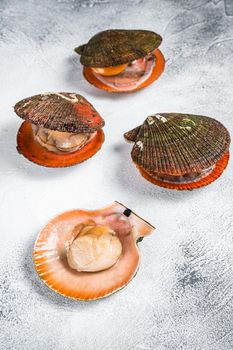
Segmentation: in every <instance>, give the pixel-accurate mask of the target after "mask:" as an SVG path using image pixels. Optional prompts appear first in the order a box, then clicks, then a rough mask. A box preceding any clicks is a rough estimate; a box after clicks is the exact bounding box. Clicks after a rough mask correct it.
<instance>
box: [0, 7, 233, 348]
mask: <svg viewBox="0 0 233 350" xmlns="http://www.w3.org/2000/svg"><path fill="white" fill-rule="evenodd" d="M107 28H134V29H139V28H144V29H150V30H154V31H156V32H158V33H160V34H161V35H162V36H163V38H164V41H163V44H162V46H161V49H162V51H163V52H164V55H165V57H166V60H167V65H166V71H165V73H164V74H163V76H162V77H161V78H160V80H159V81H158V82H156V83H155V84H154V85H152V86H150V87H149V88H147V89H146V90H142V91H140V92H138V93H134V94H124V95H122V94H120V95H112V94H107V93H105V92H102V91H99V90H97V89H95V88H94V87H92V86H90V85H88V83H87V82H86V81H85V80H84V78H83V77H82V74H81V71H82V68H81V66H80V64H79V58H78V56H76V55H75V54H74V53H73V48H74V47H75V46H77V45H80V44H83V43H84V42H86V41H87V40H88V39H89V38H90V37H91V36H92V35H93V34H95V33H96V32H98V31H100V30H104V29H107ZM232 58H233V1H232V0H228V1H227V0H226V1H225V2H224V1H221V0H219V1H217V0H215V1H214V0H213V1H211V0H155V1H153V0H132V1H131V0H121V1H114V0H106V1H104V0H102V1H101V0H99V1H96V0H92V1H91V0H89V1H88V0H86V1H81V0H80V1H78V0H76V1H75V0H73V1H72V0H60V1H56V0H48V1H45V0H40V1H39V0H37V1H36V0H25V1H23V0H0V92H1V94H0V150H1V151H0V217H1V219H0V249H1V261H0V349H1V350H2V349H4V350H8V349H9V350H18V349H20V350H69V349H75V350H95V349H96V350H99V349H101V350H106V349H110V350H118V349H120V350H129V349H133V350H134V349H135V350H140V349H144V350H165V349H169V350H174V349H188V350H196V349H200V350H207V349H208V350H230V349H233V318H232V312H233V251H232V250H233V232H232V231H233V228H232V223H233V166H232V161H231V162H230V164H229V166H228V168H227V170H226V171H225V172H224V174H223V176H222V177H221V178H220V179H219V180H217V181H216V182H215V183H213V184H211V185H210V186H208V187H206V188H202V189H199V190H195V191H192V192H173V191H169V190H165V189H161V188H158V187H155V186H153V185H151V184H150V183H148V182H146V181H145V180H144V179H142V178H141V177H140V176H139V174H138V173H137V171H136V169H135V168H134V166H133V165H132V164H131V162H130V150H131V146H130V145H128V144H126V143H125V142H124V140H123V138H122V134H123V132H124V131H126V130H129V129H130V128H133V127H135V126H136V125H138V124H140V123H141V122H142V121H143V120H144V119H145V117H146V116H147V115H148V114H152V113H155V112H169V111H173V112H188V113H197V114H198V113H200V114H204V115H209V116H212V117H215V118H217V119H219V120H220V121H222V122H223V123H224V124H225V125H226V126H227V127H228V128H229V130H230V132H231V133H232V134H233V123H232V118H233V114H232V109H233V104H232V100H233V99H232V97H233V96H232V91H233V64H232ZM44 91H67V92H77V93H80V94H83V95H84V96H85V97H86V98H87V99H89V100H90V102H91V103H93V104H94V106H95V107H96V109H97V110H98V111H99V112H100V113H101V114H102V116H103V117H104V118H105V120H106V127H105V133H106V142H105V144H104V146H103V148H102V150H101V151H100V152H99V153H98V154H97V155H96V156H95V157H94V158H92V159H91V160H89V161H88V162H86V163H84V164H81V165H80V166H76V167H72V168H67V169H46V168H42V167H39V166H36V165H34V164H32V163H30V162H29V161H27V160H26V159H24V158H23V157H22V156H20V155H18V154H17V152H16V148H15V136H16V133H17V130H18V128H19V126H20V124H21V120H20V119H19V118H18V117H17V116H16V115H15V114H14V112H13V108H12V107H13V105H14V104H15V103H16V102H17V101H18V100H20V99H21V98H24V97H28V96H31V95H33V94H36V93H40V92H44ZM114 199H117V200H119V201H121V202H123V203H125V204H126V205H127V206H129V207H130V208H132V209H133V210H135V211H136V212H138V213H139V214H141V215H142V216H144V217H145V218H146V219H148V220H150V221H151V223H152V224H154V225H156V227H157V230H156V232H155V233H154V234H153V235H152V236H150V237H148V238H147V239H145V240H144V241H143V242H142V243H141V244H140V249H141V253H142V263H141V268H140V270H139V272H138V274H137V276H136V277H135V278H134V279H133V281H132V282H131V283H130V284H129V285H128V286H127V287H126V288H125V289H123V290H122V291H120V292H118V293H117V294H115V295H113V296H111V297H109V298H106V299H103V300H100V301H97V302H90V303H85V302H78V301H77V302H75V301H70V300H66V299H65V298H63V297H61V296H59V295H56V294H55V293H53V292H52V291H50V290H49V289H48V288H47V287H45V286H44V285H43V283H42V282H41V281H40V280H39V278H38V277H37V275H36V273H35V271H34V266H33V262H32V247H33V243H34V241H35V239H36V236H37V233H38V231H39V230H40V228H41V227H42V226H43V225H44V224H45V223H46V222H47V220H49V219H50V218H51V217H53V216H54V215H56V214H57V213H60V212H61V211H64V210H67V209H71V208H88V209H89V208H90V209H91V208H93V209H94V208H100V207H103V206H105V205H107V204H109V203H111V202H112V201H113V200H114Z"/></svg>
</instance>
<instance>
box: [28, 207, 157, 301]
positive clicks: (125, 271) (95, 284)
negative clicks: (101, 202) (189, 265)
mask: <svg viewBox="0 0 233 350" xmlns="http://www.w3.org/2000/svg"><path fill="white" fill-rule="evenodd" d="M117 215H120V218H122V217H123V218H124V221H123V220H119V221H118V223H117V220H115V218H114V217H115V216H116V217H117ZM118 217H119V216H118ZM89 220H91V221H94V222H96V223H97V224H103V223H104V225H107V226H109V227H110V228H113V229H114V230H115V228H114V227H113V225H114V226H115V227H116V225H120V226H121V227H123V228H124V226H122V225H124V223H126V224H127V226H128V225H130V226H131V227H132V231H131V232H130V233H129V232H128V231H127V232H126V233H124V230H122V229H121V234H120V233H119V231H118V232H117V230H115V232H116V234H117V235H118V238H119V239H120V241H121V244H122V248H123V249H122V255H121V257H120V258H119V260H118V261H117V263H116V264H115V265H113V266H112V267H111V268H109V269H107V270H104V271H99V272H92V273H89V272H78V271H76V270H73V269H71V268H70V267H69V265H68V263H67V257H66V254H67V249H68V248H69V244H70V243H71V242H72V240H73V239H74V238H75V237H74V234H75V231H74V230H73V228H74V227H75V226H77V225H78V224H80V223H83V222H86V221H89ZM153 230H154V227H153V226H152V225H150V224H149V223H148V222H146V221H145V220H143V219H142V218H140V217H138V216H137V215H136V214H134V213H133V212H132V211H131V210H130V209H128V208H126V207H124V206H123V205H122V204H120V203H118V202H115V203H114V204H112V205H110V206H108V207H106V208H104V209H100V210H95V211H90V210H71V211H68V212H65V213H62V214H60V215H58V216H57V217H55V218H54V219H52V220H51V221H50V222H49V223H48V224H47V225H46V226H45V227H44V228H43V229H42V230H41V232H40V233H39V236H38V238H37V241H36V243H35V247H34V261H35V266H36V270H37V273H38V274H39V276H40V277H41V279H42V280H43V281H44V282H45V283H46V284H47V286H48V287H50V288H51V289H53V290H54V291H56V292H57V293H59V294H62V295H64V296H66V297H69V298H74V299H81V300H94V299H98V298H103V297H105V296H107V295H109V294H112V293H114V292H116V291H117V290H119V289H121V288H123V287H124V286H125V285H126V284H127V283H128V282H129V281H130V280H131V279H132V278H133V276H134V275H135V273H136V271H137V269H138V266H139V261H140V256H139V251H138V248H137V244H136V242H137V240H138V239H139V238H140V237H144V236H146V235H148V234H150V233H151V232H152V231H153ZM76 235H77V233H76Z"/></svg>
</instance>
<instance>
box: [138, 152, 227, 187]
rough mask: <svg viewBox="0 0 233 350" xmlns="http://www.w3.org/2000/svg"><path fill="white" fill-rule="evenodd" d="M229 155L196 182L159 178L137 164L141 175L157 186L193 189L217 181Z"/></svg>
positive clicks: (224, 156)
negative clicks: (172, 181)
mask: <svg viewBox="0 0 233 350" xmlns="http://www.w3.org/2000/svg"><path fill="white" fill-rule="evenodd" d="M229 157H230V155H229V152H227V153H225V154H224V155H223V157H222V158H221V159H220V160H219V161H217V163H216V165H215V168H214V169H213V171H212V172H211V173H210V174H209V175H207V176H206V177H204V178H202V179H200V180H197V181H194V182H190V183H180V184H173V183H169V182H165V181H161V180H157V179H155V178H154V177H153V176H151V175H150V174H149V173H148V172H147V171H146V170H145V169H143V168H142V167H140V166H139V165H136V166H137V168H138V169H139V171H140V173H141V175H142V176H143V177H144V178H145V179H146V180H148V181H150V182H152V183H153V184H155V185H157V186H161V187H165V188H169V189H172V190H192V189H194V188H199V187H203V186H206V185H208V184H210V183H211V182H213V181H215V180H216V179H217V178H219V176H221V174H222V173H223V171H224V169H225V168H226V166H227V164H228V161H229Z"/></svg>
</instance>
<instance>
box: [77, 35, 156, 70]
mask: <svg viewBox="0 0 233 350" xmlns="http://www.w3.org/2000/svg"><path fill="white" fill-rule="evenodd" d="M161 42H162V38H161V36H160V35H158V34H156V33H154V32H151V31H148V30H123V29H119V30H114V29H112V30H105V31H103V32H100V33H97V34H96V35H95V36H93V37H92V38H91V39H90V40H89V41H88V43H87V44H84V45H81V46H79V47H77V48H76V49H75V52H77V53H78V54H79V55H81V58H80V62H81V63H82V64H83V65H84V66H88V67H113V66H118V65H120V64H124V63H129V62H132V61H134V60H136V59H139V58H142V57H145V56H146V55H147V54H148V53H150V52H152V51H154V50H155V49H156V48H157V47H159V45H160V44H161Z"/></svg>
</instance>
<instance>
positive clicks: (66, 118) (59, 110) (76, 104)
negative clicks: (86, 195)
mask: <svg viewBox="0 0 233 350" xmlns="http://www.w3.org/2000/svg"><path fill="white" fill-rule="evenodd" d="M14 108H15V112H16V114H18V116H19V117H21V118H22V119H24V120H25V122H24V123H23V124H22V125H21V127H20V129H19V132H18V135H17V149H18V151H19V153H22V154H23V155H24V156H25V157H26V158H28V159H29V160H31V161H33V162H34V163H37V164H39V165H43V166H48V167H65V166H70V165H74V164H78V163H80V162H83V161H85V160H87V159H88V158H90V157H92V156H93V155H94V154H95V153H96V152H97V151H98V150H99V149H100V148H101V146H102V144H103V142H104V133H103V131H102V127H103V126H104V120H103V119H102V117H101V116H100V115H99V113H98V112H97V111H96V110H95V108H94V107H93V106H92V105H91V104H90V103H89V102H88V101H87V100H86V99H85V98H84V97H83V96H81V95H78V94H75V93H64V92H60V93H42V94H40V95H35V96H32V97H29V98H26V99H23V100H21V101H19V102H18V103H16V105H15V107H14Z"/></svg>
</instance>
